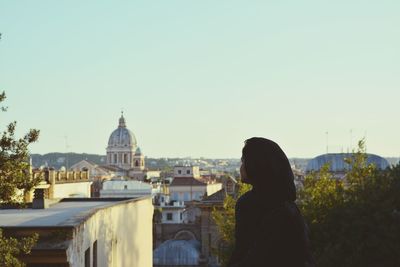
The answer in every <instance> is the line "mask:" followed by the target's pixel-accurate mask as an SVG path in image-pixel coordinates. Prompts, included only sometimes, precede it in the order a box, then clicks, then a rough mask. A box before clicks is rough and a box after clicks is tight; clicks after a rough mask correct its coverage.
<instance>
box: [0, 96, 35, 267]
mask: <svg viewBox="0 0 400 267" xmlns="http://www.w3.org/2000/svg"><path fill="white" fill-rule="evenodd" d="M5 99H6V94H5V92H2V93H1V94H0V103H1V102H3V101H4V100H5ZM1 111H6V108H5V107H1ZM15 127H16V122H15V121H14V122H12V123H10V124H9V125H8V126H7V128H6V130H5V131H4V132H3V133H2V134H1V136H0V204H12V203H16V202H20V201H24V200H25V199H24V197H23V196H24V194H25V193H27V192H29V191H31V190H32V189H33V187H34V186H35V185H37V184H38V183H39V181H40V179H41V178H40V177H36V178H34V177H32V175H31V173H30V172H29V154H28V145H29V144H31V143H33V142H35V141H37V139H38V136H39V131H38V130H35V129H31V130H30V131H29V132H28V133H27V134H26V135H25V136H24V137H22V138H19V139H17V138H16V137H15ZM37 239H38V235H37V234H33V235H31V236H27V237H22V238H18V239H17V238H14V237H7V236H4V235H3V231H2V229H0V265H1V266H15V267H19V266H25V264H24V263H23V262H21V261H19V260H18V258H17V256H18V255H20V254H27V253H30V250H31V248H32V247H33V246H34V244H35V243H36V242H37Z"/></svg>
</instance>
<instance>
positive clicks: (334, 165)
mask: <svg viewBox="0 0 400 267" xmlns="http://www.w3.org/2000/svg"><path fill="white" fill-rule="evenodd" d="M351 156H352V153H329V154H324V155H320V156H318V157H315V158H313V159H312V160H310V161H309V162H308V164H307V167H306V172H311V171H319V170H320V169H321V168H322V166H324V165H325V164H326V163H329V165H330V166H329V168H330V169H329V170H330V171H331V172H344V171H347V170H349V169H350V166H349V165H348V164H347V163H346V162H345V160H344V159H345V158H349V157H351ZM371 163H372V164H374V165H375V167H376V168H378V169H381V170H384V169H386V168H387V167H389V163H388V161H387V160H386V159H384V158H382V157H380V156H378V155H375V154H367V164H371Z"/></svg>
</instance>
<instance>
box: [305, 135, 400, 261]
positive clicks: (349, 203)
mask: <svg viewBox="0 0 400 267" xmlns="http://www.w3.org/2000/svg"><path fill="white" fill-rule="evenodd" d="M345 161H346V162H347V163H348V164H349V166H350V168H349V170H348V171H347V172H346V175H345V178H344V179H342V180H338V179H334V178H333V177H332V175H331V174H330V173H329V166H325V167H324V168H322V169H321V171H319V172H316V173H312V174H310V175H308V176H307V177H306V178H305V181H304V187H303V188H302V189H301V190H300V192H299V207H300V208H301V210H302V213H303V215H304V217H305V219H306V221H307V223H308V225H309V227H310V238H311V242H312V245H313V250H314V254H315V258H316V261H317V266H327V267H330V266H344V267H346V266H400V256H399V255H398V251H400V242H399V240H400V220H399V217H400V216H399V213H398V210H400V209H399V207H400V196H399V191H400V166H399V165H398V166H396V167H392V168H389V169H387V170H384V171H380V170H377V169H376V168H375V166H374V165H372V164H368V163H367V155H366V153H365V143H364V141H363V140H361V141H360V142H359V147H358V150H357V151H356V152H355V153H353V154H352V155H351V157H349V158H347V159H345Z"/></svg>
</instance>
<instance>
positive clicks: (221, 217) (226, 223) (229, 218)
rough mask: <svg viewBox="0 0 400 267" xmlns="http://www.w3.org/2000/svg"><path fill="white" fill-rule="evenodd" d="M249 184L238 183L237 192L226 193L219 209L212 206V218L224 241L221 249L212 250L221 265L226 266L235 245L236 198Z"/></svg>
mask: <svg viewBox="0 0 400 267" xmlns="http://www.w3.org/2000/svg"><path fill="white" fill-rule="evenodd" d="M250 189H251V186H250V185H248V184H243V183H241V182H239V183H238V193H237V194H236V195H235V196H230V195H227V196H226V197H225V199H224V203H223V206H222V210H221V209H217V208H214V210H213V211H212V218H213V220H214V222H215V224H216V225H217V227H218V232H219V234H220V238H221V241H222V242H223V243H224V248H223V249H222V250H218V251H213V253H214V254H216V255H217V256H218V258H219V259H220V261H221V262H222V265H223V266H226V264H227V263H228V260H229V258H230V256H231V254H232V252H233V248H234V246H235V205H236V201H237V199H238V198H239V197H240V196H241V195H243V194H244V193H246V192H247V191H249V190H250Z"/></svg>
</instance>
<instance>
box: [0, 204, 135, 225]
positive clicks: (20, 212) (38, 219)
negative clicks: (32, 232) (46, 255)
mask: <svg viewBox="0 0 400 267" xmlns="http://www.w3.org/2000/svg"><path fill="white" fill-rule="evenodd" d="M130 201H136V199H132V198H114V199H108V198H107V199H101V200H100V199H63V200H61V201H60V202H58V203H56V204H54V205H51V206H50V207H49V208H47V209H0V227H66V226H67V227H68V226H70V227H74V226H76V225H79V224H80V223H81V222H82V221H85V220H86V219H87V218H89V217H90V216H91V215H93V214H94V213H96V211H97V210H99V209H102V208H106V207H110V206H113V205H116V204H118V203H121V202H130Z"/></svg>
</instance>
